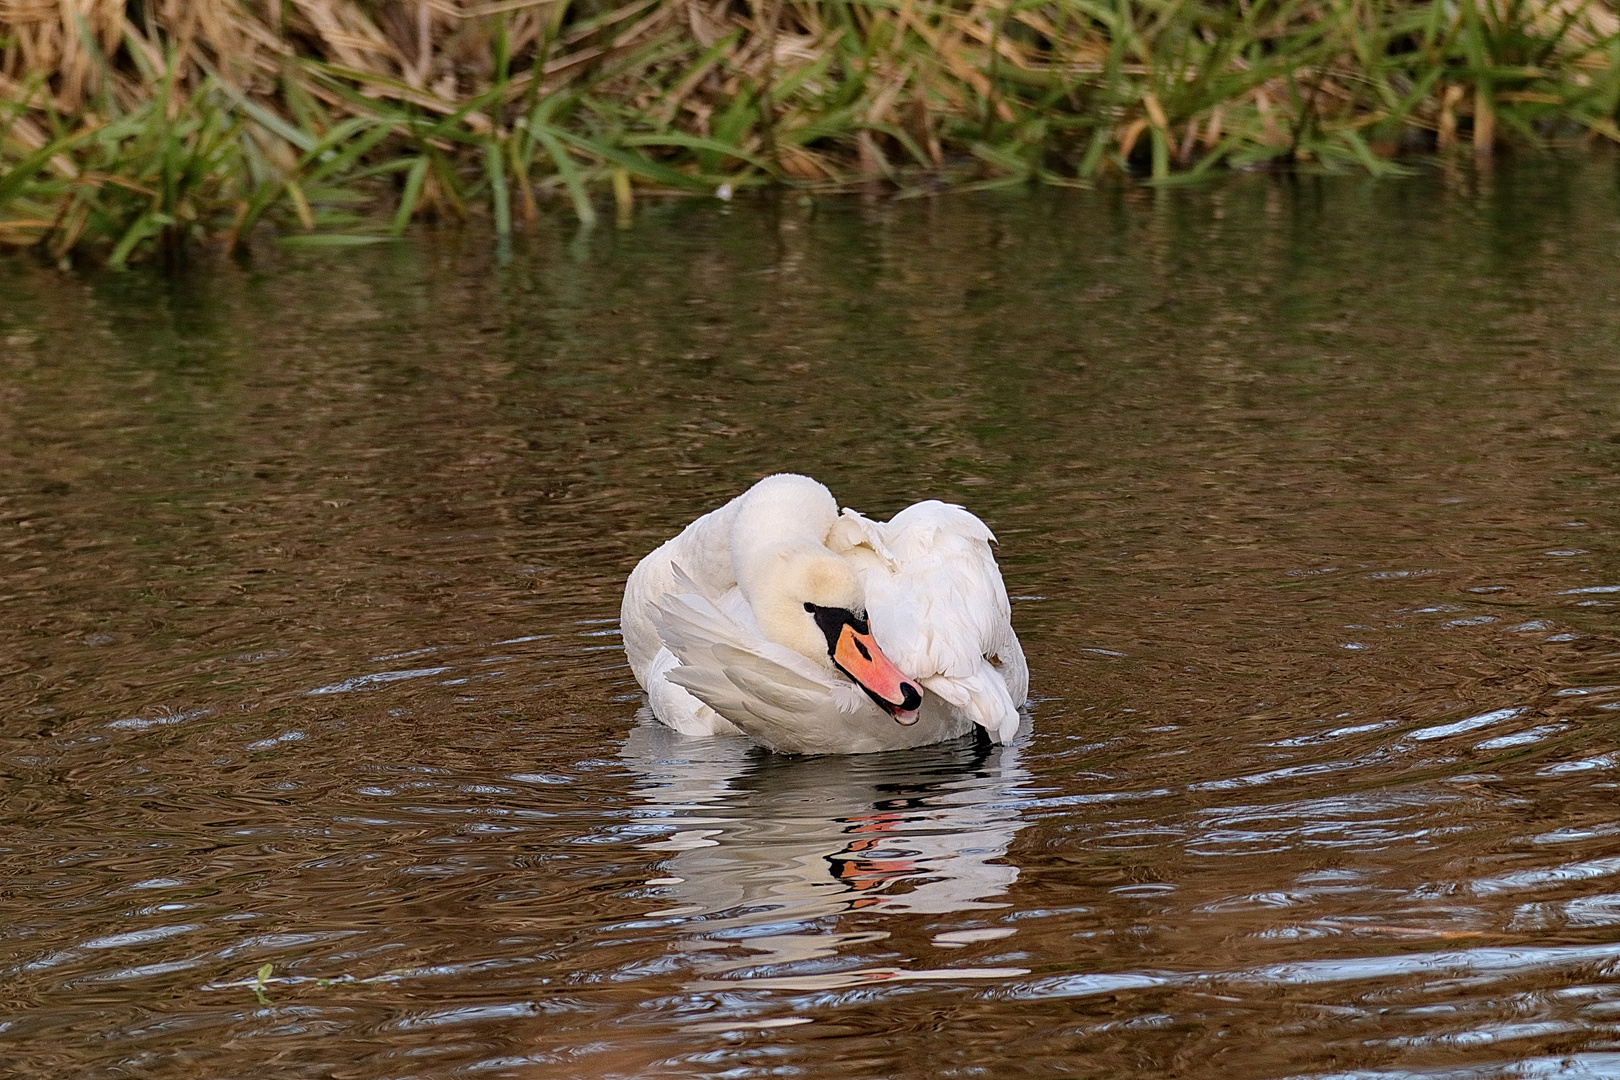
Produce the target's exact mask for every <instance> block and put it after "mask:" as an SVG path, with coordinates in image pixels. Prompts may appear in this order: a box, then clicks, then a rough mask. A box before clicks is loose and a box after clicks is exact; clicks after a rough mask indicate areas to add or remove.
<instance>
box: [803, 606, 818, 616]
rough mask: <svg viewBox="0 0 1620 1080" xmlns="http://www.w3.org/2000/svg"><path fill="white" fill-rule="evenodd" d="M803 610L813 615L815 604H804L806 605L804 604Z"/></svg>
mask: <svg viewBox="0 0 1620 1080" xmlns="http://www.w3.org/2000/svg"><path fill="white" fill-rule="evenodd" d="M804 610H806V611H808V612H809V613H810V614H812V615H814V614H815V613H816V605H814V604H806V605H804Z"/></svg>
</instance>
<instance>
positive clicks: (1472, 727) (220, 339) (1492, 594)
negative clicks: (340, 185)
mask: <svg viewBox="0 0 1620 1080" xmlns="http://www.w3.org/2000/svg"><path fill="white" fill-rule="evenodd" d="M1612 173H1613V170H1612V168H1611V167H1610V166H1608V165H1599V166H1593V167H1590V168H1587V169H1584V170H1568V171H1559V170H1555V169H1551V168H1548V169H1524V170H1521V171H1518V172H1509V173H1505V174H1503V175H1501V176H1499V177H1498V178H1497V179H1496V180H1495V181H1494V184H1493V186H1491V187H1490V188H1488V189H1485V190H1481V189H1479V188H1477V187H1475V188H1468V187H1463V188H1447V187H1445V186H1444V185H1442V184H1440V183H1439V182H1436V181H1429V180H1415V181H1410V182H1405V183H1390V184H1384V185H1370V184H1367V183H1364V182H1361V181H1357V180H1332V181H1301V182H1299V183H1297V184H1293V185H1290V184H1287V183H1280V182H1275V181H1271V180H1266V179H1261V178H1246V179H1238V180H1234V181H1232V182H1230V183H1228V184H1226V185H1224V186H1222V187H1217V188H1214V189H1210V190H1203V191H1187V192H1172V193H1168V194H1164V195H1160V196H1157V197H1155V196H1153V195H1151V194H1143V193H1138V195H1135V196H1131V197H1125V196H1122V195H1121V194H1119V193H1111V194H1110V193H1103V194H1074V195H1052V194H1035V195H1027V196H984V197H971V198H969V197H960V198H949V199H942V200H940V201H938V202H935V203H922V202H918V203H905V204H890V205H875V206H863V205H861V204H859V203H857V202H823V203H820V204H818V205H816V206H815V207H814V208H811V207H806V206H800V205H798V204H796V203H793V202H792V201H789V202H787V203H785V204H784V205H782V206H780V207H777V208H771V207H765V206H754V207H749V206H740V205H739V206H735V207H731V208H724V207H721V206H719V205H718V204H702V203H678V204H671V205H667V206H655V207H651V208H647V209H645V210H644V211H643V213H642V216H641V217H640V218H639V219H638V221H637V222H636V224H635V226H634V228H633V229H631V230H629V231H627V232H622V233H614V232H612V231H604V232H601V233H599V234H597V235H595V236H590V237H583V238H577V237H572V236H571V235H569V234H568V233H567V232H566V230H564V229H562V227H561V226H560V225H558V226H555V231H553V232H547V233H546V234H544V235H542V236H539V237H536V238H530V239H528V240H526V241H523V242H520V243H519V244H518V248H517V250H516V251H515V252H514V253H513V257H512V259H511V260H510V262H508V263H506V264H504V265H502V264H498V263H497V262H496V261H495V260H494V258H493V257H492V255H491V254H490V252H489V245H488V244H487V243H486V242H485V241H484V239H483V238H480V237H476V236H470V235H462V236H459V237H456V236H448V237H439V238H434V237H431V236H430V237H426V238H423V239H421V240H420V242H415V243H412V244H411V245H402V246H399V247H397V248H388V249H367V250H363V251H354V250H350V251H344V252H339V253H335V254H333V255H330V256H320V255H311V256H293V255H290V254H289V255H279V256H278V255H275V254H273V253H265V254H263V255H262V257H261V262H260V263H259V264H258V265H257V266H254V267H240V266H236V265H234V264H229V263H222V264H212V263H210V264H207V265H205V266H201V267H196V268H193V269H192V270H191V271H190V272H189V273H186V274H182V275H181V276H180V277H178V278H176V279H172V280H163V279H160V278H157V277H154V276H142V275H140V274H129V275H124V276H93V277H86V278H72V277H64V276H59V275H57V274H55V273H48V272H44V271H38V270H35V269H33V268H31V267H30V266H28V265H26V264H22V263H16V262H12V263H6V264H0V342H3V345H0V736H3V739H0V799H3V803H0V825H3V828H0V919H3V921H0V1066H3V1070H0V1071H4V1072H6V1073H7V1074H8V1075H17V1076H24V1077H84V1078H102V1077H197V1078H204V1077H206V1078H217V1077H254V1078H268V1077H340V1078H351V1077H353V1078H384V1077H387V1078H393V1077H400V1078H403V1077H449V1076H462V1075H467V1076H481V1077H482V1076H489V1077H506V1076H510V1077H536V1078H539V1077H547V1078H549V1077H659V1076H713V1077H727V1078H745V1077H763V1076H807V1077H838V1078H845V1077H849V1078H879V1077H905V1078H912V1077H915V1078H924V1077H927V1078H933V1077H965V1076H990V1077H1000V1076H1052V1077H1062V1076H1088V1077H1124V1076H1131V1077H1214V1078H1237V1077H1254V1078H1272V1077H1287V1076H1312V1077H1329V1076H1332V1077H1352V1076H1354V1077H1395V1076H1410V1075H1413V1074H1419V1075H1423V1076H1443V1077H1459V1078H1470V1080H1472V1078H1490V1077H1498V1076H1501V1077H1531V1076H1533V1077H1544V1076H1560V1077H1575V1076H1610V1075H1620V808H1617V799H1616V795H1617V785H1620V746H1617V739H1616V736H1617V734H1620V644H1617V642H1620V637H1617V630H1620V627H1617V626H1616V623H1615V613H1616V605H1617V604H1620V558H1617V555H1620V543H1617V531H1616V530H1617V527H1620V515H1617V513H1616V506H1617V504H1616V496H1617V495H1620V474H1617V464H1620V443H1617V440H1620V397H1617V393H1620V197H1617V190H1616V185H1615V182H1614V178H1613V175H1612ZM782 469H795V470H800V471H804V472H809V473H812V474H814V475H816V476H817V477H819V478H821V479H823V480H824V481H826V482H827V483H828V484H829V485H830V486H831V487H832V488H833V490H834V493H835V494H836V495H838V496H839V497H840V498H841V499H842V500H844V501H845V502H847V503H849V504H851V505H854V506H858V507H860V508H861V509H863V510H866V511H868V512H874V513H883V514H886V513H888V512H890V511H892V510H894V509H896V508H898V507H899V506H901V505H903V504H905V503H907V502H910V501H912V500H914V499H918V498H924V497H930V496H932V497H942V498H946V499H952V500H957V501H961V502H964V503H966V504H967V505H968V506H970V507H971V508H972V509H974V510H975V511H977V512H978V513H979V514H981V515H982V516H983V517H984V518H985V519H986V520H987V521H988V522H990V524H991V525H992V527H993V528H995V529H996V530H997V532H998V534H999V536H1000V538H1001V542H1002V544H1001V557H1002V560H1003V565H1004V569H1005V572H1006V576H1007V580H1008V584H1009V586H1010V588H1011V591H1012V592H1013V593H1014V594H1015V595H1016V596H1017V597H1019V599H1018V600H1017V601H1016V602H1015V621H1016V623H1017V625H1018V626H1019V628H1020V631H1021V633H1022V635H1023V637H1024V642H1025V647H1026V649H1027V651H1028V653H1029V657H1030V661H1031V666H1032V668H1033V685H1034V687H1035V690H1034V692H1035V695H1036V697H1035V700H1034V702H1033V703H1032V706H1031V709H1030V713H1031V730H1030V731H1029V733H1028V734H1027V735H1025V736H1024V737H1023V738H1021V739H1020V741H1019V742H1017V743H1016V744H1015V745H1013V746H1010V747H1007V748H998V749H990V750H987V749H985V748H983V747H975V746H973V745H947V746H941V747H937V748H931V749H928V750H924V751H917V752H905V753H897V754H889V755H874V756H870V757H864V758H857V759H842V760H835V759H793V758H773V757H771V756H769V755H766V754H763V753H760V752H758V751H754V750H750V749H749V748H748V747H747V746H746V745H741V744H738V743H736V742H733V741H725V740H720V741H704V740H698V741H682V740H680V739H678V738H673V737H664V736H661V733H660V732H659V731H657V730H655V729H652V728H649V727H647V726H645V725H642V724H639V723H638V721H637V720H636V718H635V716H636V710H637V708H638V706H639V704H640V698H639V695H638V693H637V689H636V686H635V684H634V682H633V681H632V679H631V677H630V674H629V671H628V669H627V668H626V666H625V665H624V663H623V659H622V655H621V653H620V652H619V650H618V643H617V637H616V628H615V618H616V615H617V609H618V590H619V587H620V583H621V582H622V580H623V577H624V575H625V573H626V572H627V571H628V570H629V568H630V567H631V566H632V565H633V564H634V562H635V560H636V559H637V558H638V557H639V556H640V555H641V554H642V553H644V552H645V551H647V550H648V549H650V548H651V547H652V546H654V545H655V544H656V543H657V542H658V541H660V540H661V539H662V538H664V537H666V536H668V535H670V534H671V533H673V532H674V531H676V530H677V529H678V528H679V527H680V526H681V525H683V524H684V523H685V522H686V521H688V520H689V519H690V518H692V517H693V516H695V515H696V514H698V513H700V512H702V511H704V510H706V509H708V508H710V507H711V506H713V505H715V504H716V503H718V502H719V501H721V500H723V499H725V498H727V497H729V496H730V495H731V494H733V493H735V492H736V491H738V490H740V489H741V488H742V487H743V486H745V485H746V484H748V483H749V482H751V481H752V480H753V479H754V478H756V477H758V476H760V475H763V474H765V473H767V472H771V471H777V470H782ZM265 965H269V967H268V968H266V967H265ZM261 972H263V974H264V976H265V977H264V978H263V979H262V981H261V979H260V973H261Z"/></svg>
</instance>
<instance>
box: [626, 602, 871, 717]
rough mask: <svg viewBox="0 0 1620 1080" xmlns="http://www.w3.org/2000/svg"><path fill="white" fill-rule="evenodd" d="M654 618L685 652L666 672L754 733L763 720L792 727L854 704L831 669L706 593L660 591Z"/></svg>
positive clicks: (670, 642) (672, 645) (678, 651)
mask: <svg viewBox="0 0 1620 1080" xmlns="http://www.w3.org/2000/svg"><path fill="white" fill-rule="evenodd" d="M656 622H657V624H658V632H659V636H660V637H662V638H663V640H664V642H665V644H666V645H667V646H668V648H669V650H670V651H671V652H672V653H674V654H675V656H676V657H678V658H679V659H680V665H679V666H678V667H674V668H671V669H670V670H669V671H668V672H666V673H665V676H664V677H665V678H666V679H668V680H669V681H670V682H671V683H674V684H675V685H677V686H680V687H683V688H685V689H686V690H688V691H690V692H691V693H692V694H693V695H695V696H696V697H697V698H698V700H700V701H702V702H703V703H704V704H705V705H707V706H709V708H711V709H713V710H714V711H715V712H717V713H719V714H720V715H721V716H723V717H725V718H726V719H728V720H730V721H732V722H733V723H736V724H738V725H740V726H742V727H743V728H744V729H745V730H748V731H749V732H750V734H754V733H756V732H757V729H758V725H761V724H763V725H766V726H768V727H771V728H777V727H784V728H791V727H792V726H793V725H795V724H798V723H802V722H803V718H804V717H805V716H806V715H808V714H811V713H813V712H816V711H818V710H823V709H826V708H828V707H829V705H831V706H832V707H833V708H835V709H837V710H838V711H839V712H849V711H850V709H851V707H852V706H854V705H858V704H859V701H854V702H851V701H848V700H846V698H848V695H841V694H839V692H838V691H839V689H840V687H837V686H835V685H834V677H833V676H831V675H830V674H827V673H823V672H822V670H821V669H820V668H818V667H817V666H816V665H815V664H813V663H811V662H810V661H809V660H807V659H806V658H804V657H802V656H800V655H799V654H798V653H795V652H793V651H792V650H791V649H787V648H784V647H782V646H780V645H777V644H775V643H773V642H770V641H766V640H765V639H763V638H761V637H759V636H757V634H755V633H752V632H751V631H750V629H749V628H748V627H745V626H743V625H742V624H741V623H739V622H738V621H737V620H736V619H735V618H733V617H732V616H731V615H729V614H728V613H727V612H725V611H724V610H722V609H721V607H720V605H718V604H716V603H715V602H713V601H711V600H709V599H708V598H706V597H704V596H702V595H701V594H698V593H695V592H688V593H681V594H678V595H674V596H667V597H663V598H661V599H660V600H659V603H658V608H657V615H656ZM857 695H858V691H857Z"/></svg>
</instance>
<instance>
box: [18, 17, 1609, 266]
mask: <svg viewBox="0 0 1620 1080" xmlns="http://www.w3.org/2000/svg"><path fill="white" fill-rule="evenodd" d="M269 6H271V11H272V15H264V13H262V5H237V6H228V8H227V6H209V8H207V11H206V13H203V11H198V10H193V8H191V5H181V3H173V2H165V3H147V5H138V6H136V8H131V11H138V13H139V15H138V16H136V21H126V18H125V8H123V5H97V6H96V8H94V10H91V11H87V13H68V11H66V10H65V8H55V6H49V8H47V6H40V8H24V10H21V13H8V15H0V42H3V45H5V52H3V53H0V55H3V63H0V71H3V74H0V99H3V102H5V108H3V112H0V139H3V141H0V240H5V241H10V243H24V244H42V246H44V248H45V249H47V251H49V253H50V254H52V257H57V259H63V257H66V256H68V253H71V251H75V249H86V248H87V249H94V251H96V253H99V254H100V256H102V257H105V259H109V261H110V262H112V264H115V266H120V264H123V262H125V261H126V259H130V257H131V256H134V254H136V253H139V251H149V249H152V248H154V246H173V244H178V243H183V241H185V240H186V238H190V236H199V235H214V236H220V238H224V243H225V246H227V248H228V246H233V244H235V243H237V240H238V238H240V236H243V235H245V233H248V232H249V230H251V228H253V227H254V225H256V223H258V222H261V220H264V219H271V220H274V222H277V223H280V225H285V227H288V228H296V230H298V233H296V235H295V236H292V238H290V240H292V241H295V243H305V244H343V243H364V241H371V240H379V238H384V236H386V235H387V233H394V235H397V233H400V232H402V230H403V228H405V225H407V223H410V220H411V219H413V217H420V215H436V217H463V215H467V214H471V212H475V210H476V212H488V214H489V215H491V217H492V220H494V225H496V230H497V232H501V233H507V232H510V228H512V227H514V217H517V219H518V220H520V222H522V220H527V219H533V217H535V215H536V212H538V204H536V194H541V193H546V191H557V193H564V194H567V198H569V199H570V202H572V206H573V210H575V214H577V215H578V219H580V220H582V222H583V223H591V222H595V217H596V212H595V209H593V199H591V191H593V189H596V188H603V189H611V191H612V193H614V199H616V202H617V207H619V217H620V220H624V219H627V215H629V212H630V207H632V199H633V189H635V186H637V185H642V186H651V188H661V189H703V191H713V189H716V188H718V186H719V185H729V186H731V188H737V186H744V185H757V183H763V181H770V180H779V181H789V183H799V185H808V186H839V185H847V183H852V181H860V180H878V178H883V180H888V181H891V183H893V185H896V186H897V188H899V189H902V191H927V189H933V188H936V186H940V185H962V186H985V185H1001V183H1017V181H1025V180H1038V181H1047V183H1076V181H1085V180H1090V178H1093V176H1097V175H1100V173H1103V172H1108V170H1115V172H1121V170H1142V172H1149V173H1152V176H1153V178H1157V180H1170V178H1173V176H1178V175H1181V176H1199V175H1202V173H1204V172H1205V170H1209V168H1212V167H1215V165H1234V167H1244V165H1255V164H1260V162H1268V160H1277V162H1291V164H1307V162H1309V164H1314V165H1317V167H1330V168H1332V167H1351V168H1364V170H1369V172H1374V173H1387V172H1392V170H1393V165H1392V164H1390V162H1388V160H1385V159H1387V157H1390V155H1393V154H1396V152H1398V151H1400V149H1403V147H1408V149H1411V147H1437V149H1440V151H1448V149H1450V147H1453V146H1455V144H1456V142H1458V141H1460V139H1461V138H1463V136H1464V134H1466V136H1468V138H1471V139H1473V142H1474V149H1476V151H1477V152H1481V154H1489V151H1490V147H1492V146H1494V144H1495V142H1497V141H1511V142H1518V144H1526V146H1544V144H1547V142H1552V141H1557V139H1560V138H1565V139H1567V138H1571V136H1581V134H1584V136H1591V134H1594V133H1596V134H1602V136H1609V138H1614V139H1620V130H1617V126H1615V107H1617V99H1620V39H1617V34H1615V13H1614V8H1612V6H1610V5H1609V3H1607V0H1474V2H1464V3H1442V2H1429V3H1426V2H1413V0H1252V2H1247V3H1246V2H1243V0H1239V2H1238V3H1213V2H1207V3H1196V2H1192V0H1111V2H1108V0H1102V2H1098V0H1003V2H1001V3H991V2H990V0H949V2H940V3H928V2H922V0H902V2H899V3H894V2H889V0H854V2H849V3H831V2H820V3H808V2H807V3H781V2H776V3H768V2H765V0H761V2H758V3H753V5H742V3H731V5H727V3H718V5H701V3H698V2H697V0H633V2H629V3H619V5H617V6H614V5H604V3H577V5H570V3H567V0H549V2H544V0H536V2H533V3H523V2H517V3H492V5H491V3H475V2H473V0H460V2H458V3H434V5H429V3H424V2H423V3H415V5H407V3H399V5H377V6H373V5H361V3H358V2H355V0H308V2H303V0H300V3H296V5H269ZM536 71H541V73H543V76H541V78H538V79H536V78H535V73H536ZM384 201H387V202H389V206H392V207H394V209H392V214H390V215H389V217H374V215H373V214H369V210H371V209H373V207H376V206H379V204H381V202H384Z"/></svg>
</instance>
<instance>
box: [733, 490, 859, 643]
mask: <svg viewBox="0 0 1620 1080" xmlns="http://www.w3.org/2000/svg"><path fill="white" fill-rule="evenodd" d="M837 520H838V504H837V503H835V502H834V501H833V497H832V494H831V492H829V491H828V490H827V489H826V488H825V487H823V486H822V485H820V484H818V483H816V482H815V481H814V480H811V479H809V478H808V477H803V476H792V475H783V476H776V477H771V478H770V479H769V480H767V481H762V482H761V483H759V484H756V485H755V486H754V487H753V488H751V489H750V490H749V491H748V493H747V494H746V495H745V496H744V497H743V499H742V500H741V503H740V505H739V506H738V507H737V516H736V519H735V521H734V522H733V524H732V530H731V561H732V571H733V573H734V574H735V576H736V578H737V585H738V587H739V588H740V589H741V590H742V594H743V598H744V599H745V600H747V601H748V606H749V607H750V608H751V609H752V610H753V612H754V618H755V619H756V620H757V621H758V623H759V628H760V630H761V631H762V632H763V633H764V635H765V637H767V638H768V639H770V640H771V641H774V642H776V643H777V644H778V645H784V646H786V647H787V648H790V649H792V650H793V651H794V652H797V653H799V654H801V655H803V656H806V657H808V658H810V659H811V660H814V661H816V662H817V663H819V664H822V665H824V666H827V667H831V666H832V661H831V659H830V658H829V657H828V655H827V639H826V636H825V635H824V634H823V633H822V632H821V630H820V629H819V628H818V627H817V626H816V623H815V619H814V618H813V617H812V616H811V615H810V614H809V613H808V612H807V611H806V610H805V607H804V605H805V604H806V603H813V604H816V605H818V606H821V607H846V608H849V609H851V610H856V609H858V608H860V607H861V602H860V601H861V595H860V588H859V585H858V583H857V582H856V579H855V575H854V573H853V572H852V571H851V569H850V567H849V566H848V564H846V563H845V562H844V561H843V560H842V559H840V558H839V557H838V556H837V555H834V554H833V553H832V552H831V551H829V550H828V548H827V536H828V534H829V533H830V532H831V531H832V527H833V524H834V523H835V522H836V521H837Z"/></svg>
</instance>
